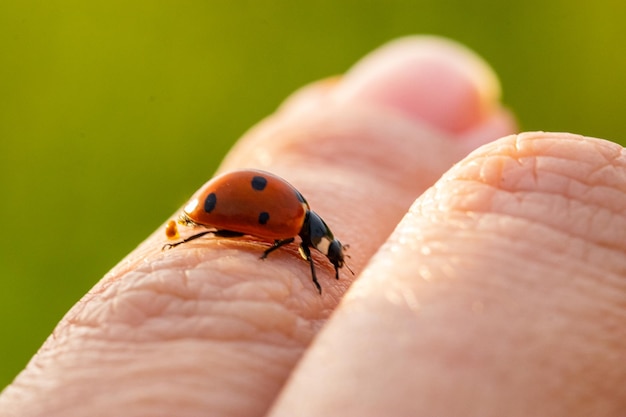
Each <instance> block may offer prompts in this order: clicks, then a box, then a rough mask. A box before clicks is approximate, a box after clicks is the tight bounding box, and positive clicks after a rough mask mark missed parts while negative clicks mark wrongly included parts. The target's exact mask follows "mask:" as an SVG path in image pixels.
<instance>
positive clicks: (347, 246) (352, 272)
mask: <svg viewBox="0 0 626 417" xmlns="http://www.w3.org/2000/svg"><path fill="white" fill-rule="evenodd" d="M341 248H342V249H343V250H346V249H348V248H350V245H342V246H341ZM343 257H344V258H352V257H351V256H350V255H348V254H347V253H344V255H343ZM343 266H345V267H346V268H348V271H350V273H351V274H352V275H354V271H353V270H352V268H350V265H348V264H347V263H346V261H345V259H344V261H343Z"/></svg>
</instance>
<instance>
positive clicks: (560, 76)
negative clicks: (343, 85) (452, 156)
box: [0, 0, 626, 389]
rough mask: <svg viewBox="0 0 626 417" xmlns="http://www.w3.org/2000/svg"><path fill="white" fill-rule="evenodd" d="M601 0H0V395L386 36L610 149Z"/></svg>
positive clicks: (535, 117)
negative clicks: (237, 160) (445, 52)
mask: <svg viewBox="0 0 626 417" xmlns="http://www.w3.org/2000/svg"><path fill="white" fill-rule="evenodd" d="M622 4H623V3H620V2H618V1H610V0H596V1H593V2H590V1H587V0H582V1H581V0H578V1H577V0H568V1H550V0H541V1H539V0H527V1H524V2H502V1H493V2H491V1H480V0H473V1H469V2H468V1H465V0H449V1H445V0H439V1H400V0H390V1H367V0H366V1H362V0H361V1H356V0H354V1H343V2H339V1H328V0H326V1H315V2H307V3H305V2H292V1H285V0H275V1H233V2H226V1H209V0H202V1H201V0H180V1H157V0H150V1H148V0H143V1H128V0H125V1H120V0H107V1H102V0H92V1H88V2H86V1H82V0H81V1H77V0H76V1H74V0H67V1H57V0H50V1H20V0H2V1H1V2H0V173H1V174H0V198H1V199H2V200H1V201H2V204H0V210H1V211H0V217H1V218H2V223H3V227H2V229H3V230H4V232H3V234H2V239H1V240H0V389H1V388H2V387H3V386H5V385H6V384H8V383H9V382H10V381H11V379H12V378H13V377H14V376H15V375H16V374H17V373H18V372H19V370H20V369H21V368H22V367H23V366H24V365H25V364H26V362H27V361H28V359H29V358H30V357H31V355H32V354H33V353H34V352H35V351H36V350H37V348H38V347H39V346H40V345H41V344H42V342H43V341H44V339H45V338H46V336H47V335H48V334H49V333H50V332H51V331H52V329H53V328H54V325H55V323H57V321H58V320H59V319H60V318H61V317H62V316H63V314H64V313H65V312H66V311H67V310H68V309H69V308H70V307H71V306H72V304H73V303H74V302H76V301H77V300H78V299H79V297H80V296H81V295H82V294H84V293H85V291H87V290H88V289H89V288H90V287H92V286H93V285H94V284H95V283H96V282H97V280H98V279H99V278H100V277H101V276H102V275H103V274H104V273H105V272H106V271H107V270H108V269H110V268H111V267H112V266H113V265H115V264H116V263H117V262H118V261H119V260H120V259H121V258H122V257H123V256H124V255H126V254H127V253H128V252H129V251H130V250H131V249H133V247H135V246H136V245H137V244H138V243H139V242H140V241H141V240H143V239H144V238H145V237H146V236H147V235H148V234H149V233H150V232H152V231H153V230H154V229H155V228H156V227H158V226H159V225H160V224H161V223H162V222H163V221H164V220H165V219H166V217H167V216H168V215H170V214H171V213H173V212H174V210H176V209H177V208H178V207H179V206H180V205H181V204H182V203H184V201H185V199H186V198H187V197H188V196H189V195H190V194H191V193H192V192H193V191H194V190H195V189H196V188H197V187H198V186H199V185H200V184H202V183H203V182H204V181H205V180H206V179H208V178H209V177H210V176H211V174H212V172H213V171H214V170H215V168H216V167H217V164H218V163H219V161H220V159H221V158H222V157H223V155H224V154H225V153H226V151H227V149H228V148H229V147H230V146H231V144H232V143H233V142H234V141H235V140H236V139H237V138H238V137H239V136H240V135H241V134H242V133H243V132H244V131H245V130H246V129H248V128H249V127H250V126H251V125H253V124H254V123H255V122H257V121H258V120H260V119H261V118H262V117H264V116H266V115H267V114H269V113H271V112H272V111H273V109H274V108H275V107H276V106H277V105H278V104H279V103H280V102H281V100H282V99H283V98H284V97H286V96H287V95H288V94H289V93H290V92H292V91H293V90H294V89H296V88H298V87H300V86H302V85H303V84H305V83H308V82H310V81H313V80H316V79H319V78H322V77H327V76H330V75H334V74H337V73H341V72H343V71H345V70H346V69H348V68H349V67H350V65H351V64H352V63H353V62H355V61H356V60H357V59H359V58H360V57H361V56H363V55H364V54H366V53H367V52H368V51H370V50H372V49H373V48H375V47H377V46H379V45H380V44H382V43H384V42H386V41H388V40H391V39H393V38H394V37H398V36H403V35H407V34H416V33H429V34H439V35H443V36H447V37H450V38H452V39H456V40H458V41H460V42H462V43H464V44H466V45H468V46H469V47H471V48H473V49H474V50H475V51H477V52H478V53H479V54H481V55H482V56H483V57H485V58H486V59H487V61H489V62H490V63H491V65H492V66H493V67H494V68H495V69H496V71H497V72H498V73H499V74H500V77H501V81H502V84H503V90H504V101H505V103H506V104H507V105H508V106H510V107H511V108H512V109H513V110H514V111H515V112H516V114H517V115H518V117H519V120H520V123H521V128H522V129H523V130H560V131H572V132H577V133H583V134H587V135H592V136H599V137H604V138H607V139H611V140H615V141H620V140H623V137H624V136H623V134H624V132H626V118H624V117H623V111H624V107H625V106H624V105H625V104H626V81H625V74H626V53H624V41H625V40H626V25H625V24H624V22H625V21H626V8H625V7H624V6H622Z"/></svg>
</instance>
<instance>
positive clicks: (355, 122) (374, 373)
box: [0, 38, 626, 416]
mask: <svg viewBox="0 0 626 417" xmlns="http://www.w3.org/2000/svg"><path fill="white" fill-rule="evenodd" d="M498 98H499V97H498V86H497V81H496V80H495V78H494V77H493V75H492V74H491V72H490V71H489V70H488V69H486V68H485V67H483V66H482V64H481V63H480V61H478V60H477V59H476V58H475V57H473V56H472V55H470V54H469V53H468V52H466V51H464V50H460V49H459V48H458V47H457V46H455V45H451V44H449V43H446V42H443V41H441V40H437V39H432V38H413V39H406V40H401V41H398V42H396V43H395V44H391V45H388V46H386V47H385V48H383V49H381V50H379V51H377V52H375V53H374V54H372V55H371V56H369V57H367V58H366V59H365V60H363V61H362V62H361V63H359V64H357V66H356V67H355V68H354V69H353V70H352V71H350V72H349V73H348V74H347V75H346V76H345V77H344V78H342V79H340V80H336V81H334V82H329V81H326V82H320V83H316V84H314V85H312V86H309V87H306V88H305V89H303V90H301V91H300V92H298V93H296V94H295V95H294V96H292V97H291V98H290V99H289V100H287V102H286V103H284V104H283V105H282V106H281V108H280V109H279V111H278V112H277V113H276V114H275V115H274V116H272V117H270V118H268V119H267V120H265V121H264V122H262V123H261V124H260V125H259V126H257V127H256V128H254V129H253V130H251V131H250V132H249V133H248V134H247V135H246V136H245V138H244V139H242V140H241V141H240V142H239V143H238V144H237V145H236V146H235V148H234V149H233V150H232V151H231V153H230V154H229V155H228V157H227V158H226V160H225V161H224V163H223V164H222V166H221V167H220V171H228V170H233V169H240V168H245V167H258V168H261V169H266V170H269V171H272V172H274V173H276V174H278V175H280V176H282V177H284V178H286V179H287V180H289V182H291V183H292V184H293V185H295V186H296V187H297V188H298V189H299V190H300V191H301V192H302V193H303V194H304V196H305V197H306V198H307V200H308V201H309V203H310V204H311V206H312V208H313V210H315V211H316V212H318V213H319V214H320V215H321V216H322V217H323V218H324V219H325V220H326V222H327V223H328V225H329V226H330V227H331V229H332V230H333V232H334V233H335V235H336V236H337V237H338V238H339V239H341V240H342V242H344V243H349V244H350V255H351V258H350V266H351V267H352V269H354V270H355V272H356V273H357V274H358V275H360V276H359V279H358V282H357V283H355V284H354V285H353V286H352V288H350V290H349V291H347V292H346V290H348V287H349V286H350V283H351V281H352V280H353V277H352V276H351V275H349V274H346V273H343V274H342V275H341V277H340V278H341V279H340V280H339V281H335V280H334V272H333V270H332V268H331V267H330V266H329V265H328V262H327V261H326V259H325V258H324V257H323V256H318V255H319V254H315V255H314V256H316V260H317V266H318V268H317V269H318V276H319V280H320V283H321V285H322V287H323V291H324V292H323V294H322V296H320V295H319V294H318V293H317V291H316V290H315V288H314V287H313V285H312V283H311V281H310V274H309V270H308V265H307V264H306V262H304V261H302V260H301V259H300V258H299V256H298V254H297V250H296V248H295V245H291V246H292V247H289V248H284V249H281V250H279V251H276V252H274V253H272V255H271V256H270V257H269V258H268V259H267V260H266V261H265V262H262V263H261V261H259V259H258V258H259V256H260V253H261V252H262V251H263V249H264V248H265V247H266V246H262V245H260V244H258V243H256V242H255V241H253V240H247V239H239V240H227V239H218V238H203V239H199V240H197V241H194V242H190V243H189V244H185V245H182V246H180V247H178V248H176V249H174V250H170V251H165V252H163V251H161V247H162V246H163V244H164V243H166V242H165V241H164V240H165V238H164V233H163V229H162V228H161V229H160V230H158V231H157V232H155V233H154V234H153V235H152V236H151V237H149V238H148V239H147V240H146V241H145V242H144V243H142V244H141V245H140V246H139V248H137V250H135V251H134V252H133V253H131V254H130V255H129V256H128V257H127V258H126V259H125V260H123V261H122V262H121V263H120V264H119V265H118V266H116V267H115V268H114V269H113V270H112V271H111V272H110V273H109V274H107V275H106V276H105V277H104V278H103V279H102V280H101V281H100V282H99V283H98V284H97V285H96V286H95V287H94V288H93V289H92V290H91V291H90V292H89V293H88V294H87V295H86V296H85V297H84V298H83V299H82V300H81V301H80V302H79V303H78V304H77V305H76V306H74V308H72V310H71V311H70V312H69V313H68V314H67V315H66V317H65V318H64V319H63V320H62V321H61V323H60V324H59V325H58V327H57V328H56V329H55V331H54V333H53V335H52V336H51V337H50V338H49V339H48V341H47V342H46V343H45V345H44V346H43V348H42V349H41V350H40V351H39V352H38V353H37V355H36V356H35V357H34V358H33V360H32V361H31V363H30V364H29V365H28V367H27V368H26V370H25V371H24V372H23V373H22V374H20V376H18V378H17V379H16V380H15V382H14V383H13V384H12V385H11V386H10V387H8V388H7V389H6V390H5V391H4V392H3V393H2V395H1V396H0V415H2V416H13V415H15V416H17V415H19V416H37V415H46V416H55V415H59V416H60V415H62V416H74V415H76V416H78V415H81V416H82V415H90V416H99V415H102V416H104V415H114V416H160V415H163V416H196V415H224V416H226V415H228V416H237V415H242V416H243V415H245V416H253V415H258V416H261V415H266V414H267V413H268V409H270V407H271V408H272V410H271V412H270V414H271V415H273V416H294V415H297V416H309V415H310V416H320V415H324V416H327V415H341V416H350V415H354V416H368V415H371V416H378V415H440V416H441V415H459V414H463V415H482V416H485V415H503V414H506V415H525V416H526V415H565V414H567V415H570V416H572V415H586V416H587V415H594V412H595V415H611V412H613V414H615V413H616V412H617V410H622V409H624V406H623V405H622V404H621V402H623V401H624V400H623V399H622V398H624V395H623V394H624V393H623V392H622V391H623V388H622V387H623V386H624V384H621V382H623V381H624V370H623V366H622V363H624V360H623V359H624V352H625V351H626V350H625V349H624V344H625V343H626V342H624V340H626V338H624V330H622V329H623V328H624V327H625V326H624V325H623V317H624V309H625V308H626V303H624V284H623V282H624V278H625V276H626V266H625V264H626V260H625V257H624V251H625V250H626V239H624V234H625V232H624V230H626V227H624V226H625V225H624V223H625V222H626V215H625V214H624V213H626V211H625V206H626V198H625V196H624V193H625V192H626V185H625V181H624V178H625V176H626V169H625V167H626V161H625V160H624V157H623V150H622V148H621V147H620V146H618V145H616V144H612V143H609V142H605V141H601V140H597V139H589V138H582V137H578V136H573V135H566V134H540V133H537V134H526V135H520V136H511V137H507V138H504V139H501V140H499V141H496V142H493V143H489V144H487V145H485V146H482V147H481V148H480V149H479V150H477V151H476V152H474V153H472V154H471V155H470V156H468V157H466V155H467V154H468V153H469V152H470V151H472V150H473V149H475V148H477V147H478V146H480V145H484V144H486V143H488V142H490V141H492V140H494V139H496V138H498V137H501V136H504V135H506V134H508V133H511V132H512V131H514V130H515V127H514V122H513V121H512V118H511V117H510V116H509V114H508V113H507V112H506V111H505V110H503V109H502V107H501V106H500V104H499V102H498ZM464 157H465V158H464ZM457 161H461V162H459V163H458V164H457V165H456V166H454V167H453V168H452V169H450V167H451V166H452V165H453V164H454V163H455V162H457ZM446 171H448V172H447V173H446V174H445V175H443V177H441V176H442V174H444V172H446ZM440 177H441V178H440ZM439 178H440V179H439ZM438 179H439V180H438ZM433 184H434V185H433ZM431 186H432V187H431ZM429 187H430V188H429ZM424 191H426V192H425V193H424ZM423 193H424V194H423ZM421 194H423V195H422V196H421V197H420V198H419V199H418V200H417V201H416V202H415V203H414V204H413V205H412V203H413V202H414V200H415V199H416V198H417V197H419V196H420V195H421ZM409 207H410V210H409ZM407 210H408V211H409V212H408V214H406V212H407ZM405 214H406V216H405ZM403 216H404V219H403ZM394 229H395V231H394ZM392 232H393V234H392V235H391V237H390V238H389V234H390V233H392ZM181 233H182V234H183V236H186V235H189V234H192V233H193V231H191V230H185V229H184V228H181ZM385 242H386V243H385ZM383 243H384V245H383ZM381 245H383V246H382V248H381ZM375 253H376V255H375V256H374V254H375ZM372 256H373V258H372ZM370 258H372V259H371V261H370ZM344 292H345V297H344ZM332 312H334V315H333V316H332V318H331V320H330V321H328V322H327V319H328V318H329V316H330V314H331V313H332ZM320 330H321V332H320ZM318 334H319V337H317V338H316V339H315V340H313V338H314V337H316V336H318ZM303 355H304V357H303ZM296 365H297V367H296ZM290 376H291V379H290V380H289V381H288V380H287V378H288V377H290ZM272 405H273V406H272ZM602 413H603V414H602Z"/></svg>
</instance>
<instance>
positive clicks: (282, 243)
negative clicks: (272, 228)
mask: <svg viewBox="0 0 626 417" xmlns="http://www.w3.org/2000/svg"><path fill="white" fill-rule="evenodd" d="M293 241H294V238H292V237H290V238H289V239H278V240H275V241H274V244H273V245H272V246H270V247H269V248H267V249H265V252H263V255H261V259H265V258H267V255H269V254H270V253H272V252H274V251H275V250H276V249H278V248H280V247H281V246H285V245H288V244H290V243H291V242H293Z"/></svg>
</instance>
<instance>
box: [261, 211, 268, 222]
mask: <svg viewBox="0 0 626 417" xmlns="http://www.w3.org/2000/svg"><path fill="white" fill-rule="evenodd" d="M269 219H270V214H269V213H268V212H267V211H262V212H261V213H259V223H260V224H266V223H267V222H268V220H269Z"/></svg>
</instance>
